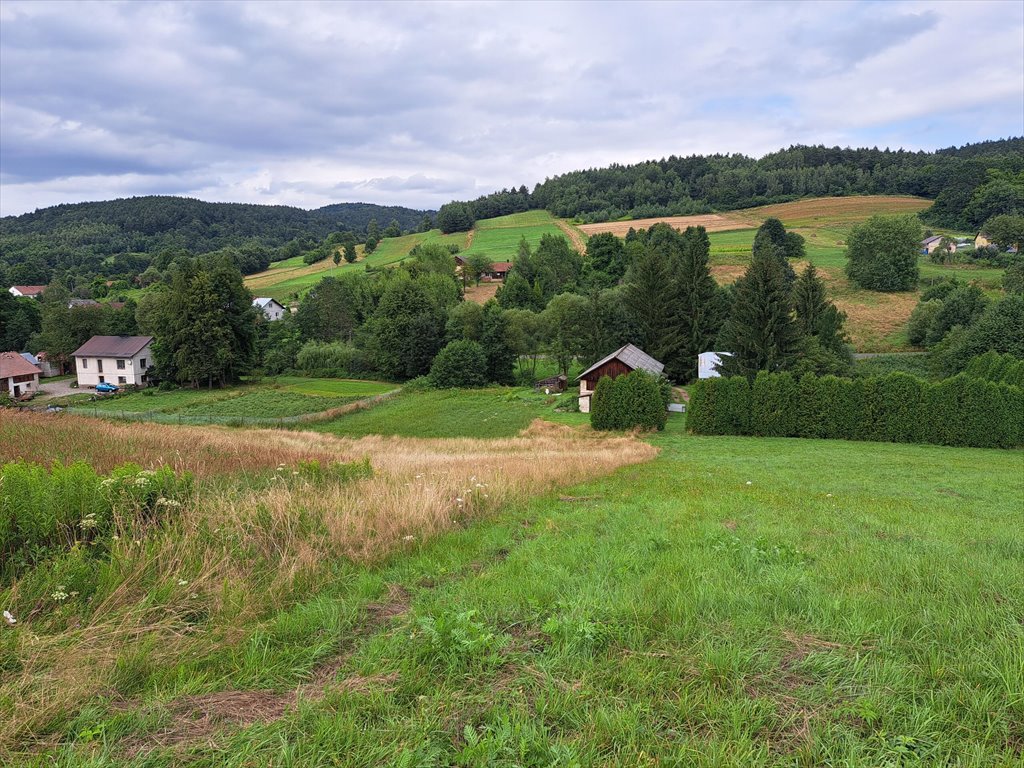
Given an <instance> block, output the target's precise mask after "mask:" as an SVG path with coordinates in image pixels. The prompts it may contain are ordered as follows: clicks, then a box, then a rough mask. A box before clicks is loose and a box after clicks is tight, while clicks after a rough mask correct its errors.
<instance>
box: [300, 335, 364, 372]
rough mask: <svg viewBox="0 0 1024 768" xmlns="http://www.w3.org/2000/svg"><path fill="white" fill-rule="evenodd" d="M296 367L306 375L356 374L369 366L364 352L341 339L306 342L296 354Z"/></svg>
mask: <svg viewBox="0 0 1024 768" xmlns="http://www.w3.org/2000/svg"><path fill="white" fill-rule="evenodd" d="M295 367H296V368H297V369H298V370H299V371H301V372H302V374H303V375H304V376H325V377H329V376H355V375H357V374H360V373H365V372H366V371H367V370H368V369H369V366H368V365H367V363H366V360H365V358H364V357H363V353H362V352H361V351H360V350H358V349H356V348H355V347H354V346H352V345H351V344H345V343H343V342H340V341H335V342H323V341H309V342H306V343H305V344H304V345H303V346H302V348H301V349H300V350H299V351H298V354H296V356H295Z"/></svg>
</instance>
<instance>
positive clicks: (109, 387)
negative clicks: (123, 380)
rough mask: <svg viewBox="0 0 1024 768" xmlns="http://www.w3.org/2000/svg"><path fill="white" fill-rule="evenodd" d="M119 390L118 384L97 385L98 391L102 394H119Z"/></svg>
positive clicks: (105, 383)
mask: <svg viewBox="0 0 1024 768" xmlns="http://www.w3.org/2000/svg"><path fill="white" fill-rule="evenodd" d="M117 390H118V387H117V385H116V384H108V383H107V382H105V381H101V382H100V383H99V384H97V385H96V391H97V392H100V393H106V392H117Z"/></svg>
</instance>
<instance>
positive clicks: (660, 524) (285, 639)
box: [0, 392, 1024, 768]
mask: <svg viewBox="0 0 1024 768" xmlns="http://www.w3.org/2000/svg"><path fill="white" fill-rule="evenodd" d="M450 394H453V395H454V397H453V398H452V402H446V403H445V404H444V405H443V409H444V410H446V411H447V413H448V414H449V415H451V416H456V415H457V414H461V417H458V416H456V417H455V418H449V419H448V421H447V429H445V430H443V431H444V432H445V433H446V434H448V435H454V434H477V433H478V431H479V429H480V425H481V424H487V423H489V415H490V414H491V408H492V404H491V403H489V402H488V401H487V399H486V398H493V397H494V396H495V393H493V392H491V393H472V395H470V396H468V397H461V398H460V397H459V396H458V395H455V394H454V393H450ZM463 394H466V393H463ZM478 396H479V397H478ZM415 397H416V398H419V397H424V398H426V395H416V396H415ZM411 399H412V398H410V400H411ZM396 402H397V401H396ZM423 405H425V406H426V405H430V406H431V408H438V407H439V406H438V404H437V402H435V401H433V400H431V401H429V403H428V401H427V400H424V401H423ZM381 407H382V408H383V406H381ZM431 408H424V410H430V409H431ZM35 418H36V419H37V420H39V423H35V422H33V423H32V424H26V425H24V426H25V431H26V434H25V438H26V439H28V440H33V439H35V438H33V437H31V436H30V435H29V434H28V432H39V431H41V430H45V429H46V425H45V419H44V418H43V417H35ZM382 418H383V417H382ZM400 421H401V420H396V421H395V422H393V423H399V422H400ZM62 423H63V424H64V425H65V429H62V433H63V432H65V431H67V429H66V427H67V426H68V425H70V424H72V423H73V420H72V419H69V418H67V417H65V419H64V420H63V422H62ZM85 423H86V425H88V424H91V423H94V422H85ZM382 423H383V421H382ZM108 426H109V428H111V429H114V428H118V429H126V430H132V429H134V430H135V431H142V430H141V429H140V428H138V427H137V426H133V425H104V427H103V428H104V429H106V428H108ZM682 426H683V421H682V417H673V418H672V419H670V421H669V427H668V429H667V430H666V431H665V432H664V433H661V434H658V435H655V436H653V437H651V438H650V439H649V443H650V446H651V447H652V448H654V449H656V450H657V451H658V452H659V455H658V456H657V457H656V458H653V456H652V453H646V454H645V453H642V452H640V451H638V449H637V448H636V446H642V445H643V444H642V443H637V442H636V441H630V440H629V439H626V438H621V439H620V442H618V443H614V444H609V443H603V442H601V440H600V439H595V438H593V437H587V436H586V433H581V434H579V435H578V436H576V437H571V436H570V435H569V434H568V433H565V432H562V431H561V430H560V429H559V428H557V427H547V428H541V427H535V428H534V429H533V431H532V433H531V434H530V435H528V436H527V437H524V438H517V439H516V440H513V441H509V440H507V439H506V440H490V441H489V440H461V441H459V440H447V441H429V440H416V439H409V438H379V437H367V438H362V439H361V440H356V441H353V440H339V439H337V438H332V437H330V436H327V435H319V436H317V435H310V434H300V433H283V434H282V433H259V432H244V431H235V432H230V433H229V432H227V431H224V430H194V429H193V430H184V431H181V430H176V429H175V428H171V427H158V428H156V430H157V431H158V432H159V433H160V435H159V436H160V437H161V439H165V440H168V439H169V440H173V439H174V438H173V434H174V433H175V431H179V432H180V433H181V437H180V440H181V441H186V443H187V444H191V443H193V442H197V440H198V436H199V435H200V434H206V433H209V434H210V435H211V436H212V437H217V438H218V439H220V437H219V436H220V435H222V434H227V435H235V436H238V438H239V439H240V440H242V439H248V436H249V435H252V436H253V437H254V440H253V442H254V443H258V442H260V441H259V440H256V439H255V438H256V437H257V436H262V435H277V434H281V437H282V439H288V440H291V441H292V444H291V445H289V446H288V451H289V453H287V454H286V458H284V459H283V462H285V461H287V462H290V461H294V460H295V458H296V456H297V455H298V454H300V453H301V450H302V448H301V446H302V445H303V444H305V445H307V446H308V449H309V451H310V452H311V454H312V453H313V452H316V451H321V452H323V451H327V452H333V453H334V454H335V455H336V456H337V457H338V458H340V459H347V458H351V457H358V456H360V455H369V456H370V460H371V463H372V464H373V465H374V467H375V468H379V469H378V472H379V475H378V476H377V477H375V478H372V479H367V480H359V481H357V482H356V483H355V485H351V484H350V485H348V486H344V487H340V488H334V487H332V486H324V485H321V486H317V487H308V486H306V485H304V484H303V483H304V482H305V481H302V482H300V481H295V482H296V484H295V485H293V486H291V487H290V490H289V491H288V493H287V494H285V496H286V497H287V499H288V500H289V501H288V503H285V502H284V501H283V500H282V499H283V498H285V496H281V498H278V496H274V495H268V492H267V491H265V490H263V491H261V492H259V493H258V494H247V493H245V492H235V493H234V494H233V495H230V496H227V497H223V498H222V497H221V496H219V495H214V496H213V497H212V498H210V499H208V500H206V501H204V502H203V504H201V505H200V506H198V507H197V508H196V509H195V510H189V511H188V512H187V513H186V518H185V520H184V521H183V522H185V523H187V524H186V525H183V526H181V527H180V528H179V527H177V526H169V527H168V528H167V529H166V531H165V532H163V533H160V532H154V533H153V534H151V535H152V537H153V538H152V541H151V542H149V544H148V545H147V548H146V550H145V552H139V553H137V554H133V553H134V550H132V549H131V548H125V549H124V554H122V555H121V557H123V558H124V560H123V562H122V563H121V565H120V566H119V568H120V570H121V571H122V572H124V573H137V574H138V576H137V577H136V578H137V579H138V583H137V585H136V586H135V587H133V589H132V590H130V591H127V592H124V593H121V594H119V597H118V599H117V600H111V599H109V598H104V599H103V600H101V601H100V604H99V605H91V606H89V607H86V606H84V605H83V606H81V607H76V606H70V605H65V606H63V607H61V608H60V609H59V610H58V611H56V614H61V615H55V614H54V609H53V608H52V607H48V608H46V610H44V611H43V612H42V613H40V614H38V615H35V616H34V617H32V618H29V619H27V620H24V621H23V622H22V623H21V624H20V625H19V626H18V629H17V630H16V631H13V632H12V631H9V630H5V631H4V632H3V633H0V641H2V642H4V643H6V646H5V647H6V648H7V649H8V651H9V653H10V654H11V656H10V658H11V659H12V660H13V663H12V662H8V663H7V664H6V665H5V667H4V673H3V675H2V676H0V712H2V711H5V708H6V711H7V712H9V713H10V717H9V718H8V721H9V723H10V726H9V727H8V729H7V730H6V731H5V733H4V734H3V735H2V736H0V750H2V749H3V748H4V747H6V748H7V749H8V750H9V751H10V761H9V762H12V763H19V762H27V761H28V760H30V759H36V760H40V761H43V760H45V761H47V764H57V765H62V766H85V765H89V766H106V765H115V764H116V765H120V764H124V763H125V762H132V764H137V765H153V766H157V765H159V766H165V765H174V764H179V763H181V762H183V761H186V760H187V761H189V762H190V763H192V764H196V765H208V766H214V765H216V766H250V765H281V764H283V765H326V764H336V763H337V764H345V765H353V766H354V765H408V766H415V765H437V766H441V765H459V766H524V765H529V766H541V765H543V766H549V765H564V766H573V765H576V766H589V765H630V766H634V765H636V766H641V765H644V766H655V765H679V766H682V765H686V766H691V765H692V766H727V765H728V766H732V765H736V766H740V765H742V766H795V765H807V766H812V765H815V766H816V765H843V766H865V768H867V767H874V766H913V765H920V766H931V765H957V766H1010V765H1019V764H1020V760H1021V756H1022V748H1024V725H1022V723H1024V538H1022V536H1021V532H1020V525H1019V523H1020V509H1021V507H1022V504H1024V474H1022V473H1021V471H1020V470H1021V466H1022V460H1024V454H1022V453H1021V452H1019V451H1015V452H1009V451H1006V452H1003V451H987V450H975V449H949V448H941V447H933V446H914V445H895V444H871V443H866V444H865V443H846V442H840V441H835V442H829V441H812V440H783V439H778V440H759V439H753V438H727V437H717V438H712V437H709V438H698V437H693V436H688V435H686V434H685V433H684V432H683V430H682ZM511 428H512V426H511V425H508V426H506V427H503V430H507V429H511ZM0 429H8V430H9V429H10V427H9V426H8V425H7V424H4V425H2V426H0ZM71 431H74V430H71ZM169 435H170V436H171V437H168V436H169ZM193 435H195V436H196V437H192V436H193ZM5 437H16V435H14V434H13V433H12V434H11V435H5ZM43 437H44V438H45V437H46V436H45V435H44V436H43ZM134 439H135V440H136V444H137V442H138V441H139V440H152V439H153V436H152V435H145V436H141V437H135V438H134ZM50 440H51V442H54V443H56V442H58V441H59V438H56V436H51V437H50ZM264 442H265V439H264ZM36 443H37V444H38V445H40V446H44V445H45V444H46V441H45V439H41V440H37V441H36ZM0 444H3V445H7V442H6V441H0ZM125 449H126V450H132V449H131V448H129V447H128V446H125ZM165 450H171V447H170V444H168V445H167V447H166V448H165ZM297 452H298V453H297ZM626 453H628V454H629V455H628V458H626V459H625V461H624V463H626V464H628V466H625V467H622V468H620V469H618V470H615V464H614V462H611V461H610V456H611V455H618V454H626ZM652 458H653V460H652ZM638 461H640V462H644V463H636V462H638ZM572 462H577V463H575V464H573V466H574V467H575V468H574V469H573V470H572V471H563V472H561V474H558V475H557V477H558V478H560V480H554V479H553V478H554V477H555V476H553V475H551V474H546V475H544V478H545V479H543V480H533V481H529V482H527V481H526V480H525V478H522V479H516V478H519V477H520V473H522V472H525V471H530V472H540V471H545V472H554V471H555V470H565V468H566V466H568V465H569V464H570V463H572ZM589 464H593V466H592V467H591V470H592V471H591V474H590V475H589V477H590V478H592V479H590V480H589V481H587V482H584V483H583V484H580V485H576V486H574V487H572V488H571V489H567V488H558V489H557V490H552V489H551V488H552V484H553V485H560V484H563V483H564V482H566V481H570V479H571V478H573V477H576V478H578V480H577V482H579V481H580V480H583V479H584V478H583V477H580V474H579V473H580V472H581V471H582V470H583V468H584V467H586V466H587V465H589ZM598 465H599V466H598ZM609 472H611V474H608V473H609ZM286 474H287V473H286ZM442 477H443V478H445V479H444V480H443V481H442ZM502 482H504V483H505V484H506V485H505V489H506V490H505V491H504V493H503V494H501V493H499V492H498V491H497V488H498V486H499V484H500V483H502ZM474 483H480V485H479V486H477V485H474ZM513 487H516V488H518V489H519V490H518V491H517V492H513V491H512V488H513ZM460 488H461V489H463V490H459V489H460ZM474 489H475V490H476V491H477V493H478V494H481V495H482V494H487V493H488V491H490V492H491V493H492V494H493V495H496V496H500V497H501V502H500V503H499V504H488V503H487V502H485V500H484V499H482V498H477V499H476V501H477V502H481V506H480V507H479V508H477V509H476V510H474V512H473V513H472V514H468V515H465V514H463V515H462V517H461V520H460V522H457V523H456V524H455V525H452V524H451V523H447V522H446V523H443V524H439V522H438V521H439V518H438V517H436V516H434V514H435V513H433V512H429V513H426V516H424V515H425V513H424V512H423V510H425V509H427V510H432V509H437V510H439V511H442V510H443V512H442V515H441V516H442V517H443V518H444V519H445V520H447V518H448V517H449V516H451V515H453V514H455V515H460V514H462V513H461V512H460V511H459V510H458V507H459V506H460V504H459V502H462V503H463V504H465V499H468V498H470V495H469V493H468V492H470V491H473V490H474ZM428 490H429V491H430V495H425V494H427V493H428ZM435 491H436V492H435ZM395 494H397V495H395ZM278 495H280V493H279V494H278ZM455 495H458V499H454V496H455ZM228 498H230V499H231V501H230V504H228V503H227V499H228ZM428 499H429V501H428ZM444 499H447V501H446V502H445V501H444ZM432 505H437V506H432ZM453 507H455V511H454V512H453V511H452V509H453ZM260 509H262V510H263V511H262V512H260V511H259V510H260ZM344 510H352V511H351V512H344ZM414 510H419V512H416V514H414ZM254 515H255V516H257V517H254ZM260 515H262V517H259V516H260ZM255 519H260V520H262V522H261V523H260V524H259V525H255V526H254V525H252V521H253V520H255ZM367 520H375V521H378V522H376V523H373V524H370V525H369V526H368V525H367V522H366V521H367ZM198 521H203V522H202V524H201V525H197V522H198ZM215 521H216V522H215ZM214 525H219V526H222V527H221V528H220V529H218V531H219V532H218V533H217V534H215V535H213V536H212V537H211V538H210V540H209V541H208V542H206V541H205V540H204V539H203V538H202V536H209V534H202V535H199V534H200V532H201V531H203V530H212V528H213V526H214ZM207 526H208V527H207ZM396 526H397V527H396ZM185 531H195V532H196V533H194V534H190V536H191V538H175V537H182V536H184V532H185ZM318 531H321V533H317V532H318ZM317 536H321V537H323V540H322V541H320V540H318V539H317ZM334 537H340V538H337V539H335V538H334ZM367 541H372V542H376V544H375V545H374V546H375V548H374V549H372V550H366V549H363V548H360V542H362V544H363V545H365V543H366V542H367ZM227 542H232V543H231V544H226V543H227ZM332 542H334V543H332ZM382 542H386V543H385V544H382ZM225 545H227V546H229V547H231V549H230V551H231V552H232V555H231V558H230V559H229V560H228V561H224V560H221V561H217V560H210V561H209V562H208V564H207V565H205V566H204V565H202V563H203V562H204V559H203V557H205V555H203V553H205V552H212V551H216V549H217V548H218V547H223V546H225ZM380 546H384V548H385V551H386V552H389V554H386V555H385V556H384V557H381V556H380V554H379V553H380V551H381V550H380ZM304 548H305V549H304ZM119 551H120V550H119ZM300 551H302V552H308V554H307V557H309V558H312V559H309V560H306V561H305V562H306V565H305V566H298V563H299V562H300V560H299V559H297V558H299V554H298V553H299V552H300ZM368 551H369V552H373V553H375V554H374V555H373V556H369V557H367V555H366V554H363V553H366V552H368ZM147 552H153V553H156V552H161V553H163V555H162V556H161V560H159V561H153V562H152V563H151V564H150V565H149V566H148V569H145V570H143V569H142V564H143V563H144V562H149V560H148V559H147V557H148V556H147V554H146V553H147ZM204 569H205V570H204ZM295 574H300V575H299V576H298V577H296V575H295ZM293 579H294V580H293ZM163 582H166V583H167V584H170V585H172V586H168V587H161V586H160V585H161V583H163ZM182 582H185V583H186V586H185V587H180V586H179V587H177V588H175V587H173V585H174V584H175V583H179V584H180V583H182ZM257 585H258V586H257ZM112 586H113V585H111V586H110V587H104V589H105V590H110V589H111V588H112ZM28 588H29V587H28V586H26V587H25V590H26V591H27V590H28ZM254 589H255V590H256V594H257V595H258V596H259V598H260V599H259V600H258V601H255V602H254V601H253V595H252V590H254ZM225 590H227V596H226V597H219V598H218V597H217V596H218V595H225ZM189 594H191V595H193V597H192V598H189ZM0 597H3V598H4V599H5V601H6V603H7V604H9V605H12V606H13V607H14V609H15V615H22V616H26V615H28V607H29V604H27V601H28V597H27V596H23V595H20V594H19V593H17V592H15V593H13V595H12V593H10V592H8V593H7V594H6V595H5V594H4V593H3V592H0ZM136 603H138V604H139V605H148V606H151V607H152V608H153V610H156V611H157V612H156V613H155V614H153V615H152V616H153V617H152V618H150V619H148V621H150V622H152V621H154V620H155V617H156V616H161V617H163V618H161V619H160V620H159V623H157V624H154V625H152V626H150V627H149V628H148V631H147V632H146V633H143V634H132V631H133V628H134V630H137V629H138V627H139V621H141V620H143V619H139V618H137V617H136V615H135V614H133V613H127V612H126V610H127V609H126V605H135V604H136ZM190 604H191V607H190ZM196 606H198V608H197V607H196ZM69 614H71V615H75V616H79V617H80V619H79V621H80V622H81V627H80V628H76V627H74V625H73V624H72V625H68V618H69ZM145 615H147V614H145V613H144V614H142V616H145ZM130 617H132V618H130ZM62 626H66V627H68V628H67V629H59V628H60V627H62ZM182 627H188V628H190V630H189V631H186V632H181V631H180V630H181V628H182ZM115 632H121V633H127V634H124V638H125V639H124V640H120V641H119V642H118V643H117V644H116V645H115V647H114V649H113V650H111V646H110V645H109V639H110V638H112V637H114V636H116V635H115V634H113V633H115ZM30 637H31V641H30ZM146 637H148V638H149V640H150V641H149V642H147V641H146V640H144V639H143V638H146ZM157 638H160V640H159V641H158V640H157ZM105 640H106V641H107V645H104V644H103V643H104V641H105ZM69 654H70V655H72V656H73V657H74V658H76V659H78V661H79V664H78V665H77V666H76V667H69V665H66V664H64V663H63V660H64V659H66V658H68V657H69ZM43 673H45V674H43ZM57 686H60V687H59V688H58V687H57ZM57 691H59V692H57ZM47 693H48V694H49V695H50V696H52V697H53V698H50V699H46V700H45V701H46V706H45V707H42V706H40V702H41V701H42V699H40V698H39V697H40V696H42V695H44V694H47ZM33 702H34V703H35V707H32V706H30V705H32V703H33ZM0 754H2V753H0ZM44 754H45V755H48V756H49V757H48V758H43V757H40V755H44ZM32 755H35V756H36V757H34V758H33V757H31V756H32ZM342 755H343V756H344V757H343V758H340V759H341V762H340V763H338V760H339V756H342ZM50 758H52V760H51V759H50Z"/></svg>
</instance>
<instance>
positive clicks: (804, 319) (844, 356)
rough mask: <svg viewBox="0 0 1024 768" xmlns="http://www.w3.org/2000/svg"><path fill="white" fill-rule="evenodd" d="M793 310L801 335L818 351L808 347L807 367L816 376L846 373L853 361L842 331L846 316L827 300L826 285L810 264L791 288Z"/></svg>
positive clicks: (844, 332)
mask: <svg viewBox="0 0 1024 768" xmlns="http://www.w3.org/2000/svg"><path fill="white" fill-rule="evenodd" d="M793 306H794V310H795V313H796V318H795V319H796V324H797V327H798V328H799V329H800V333H801V334H802V335H803V337H804V338H805V339H806V340H807V341H808V342H814V344H816V346H817V347H818V348H819V349H820V351H818V349H815V348H814V347H813V345H812V346H809V347H807V352H808V354H809V356H810V357H811V358H813V360H811V361H810V362H809V365H810V366H811V367H812V368H814V370H815V372H817V373H837V372H838V373H847V372H848V370H849V367H850V365H851V364H852V362H853V359H852V357H851V355H850V350H849V349H848V347H847V341H848V339H847V336H846V331H845V330H844V328H843V326H844V325H845V323H846V313H844V312H841V311H840V310H839V308H838V307H836V305H835V304H833V303H832V302H831V301H829V300H828V292H827V291H826V289H825V283H824V281H822V279H821V278H820V277H818V273H817V270H816V269H815V268H814V265H813V264H808V265H807V268H806V269H805V270H804V271H803V272H802V273H801V274H800V277H799V278H798V279H797V281H796V283H795V284H794V285H793ZM825 358H828V359H825ZM815 361H818V363H817V364H816V363H815Z"/></svg>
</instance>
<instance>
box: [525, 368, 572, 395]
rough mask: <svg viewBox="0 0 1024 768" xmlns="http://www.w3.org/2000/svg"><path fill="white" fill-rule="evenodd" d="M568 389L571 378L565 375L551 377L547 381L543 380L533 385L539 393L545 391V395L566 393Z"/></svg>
mask: <svg viewBox="0 0 1024 768" xmlns="http://www.w3.org/2000/svg"><path fill="white" fill-rule="evenodd" d="M568 387H569V377H568V376H566V375H565V374H564V373H560V374H558V375H557V376H549V377H548V378H546V379H541V380H540V381H537V382H535V383H534V385H533V388H534V389H536V390H537V391H538V392H539V391H540V390H542V389H543V390H544V393H545V394H551V393H552V392H565V390H566V389H568Z"/></svg>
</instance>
